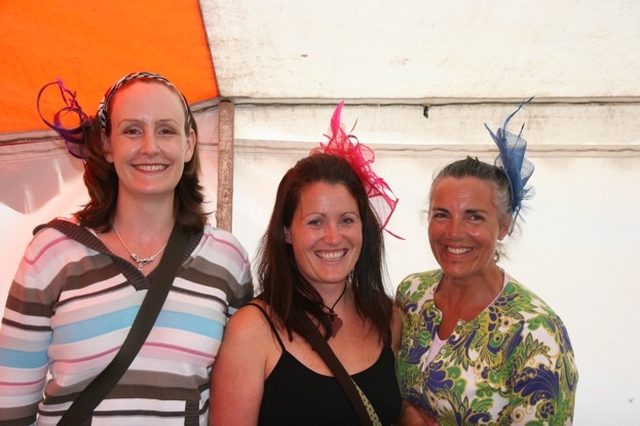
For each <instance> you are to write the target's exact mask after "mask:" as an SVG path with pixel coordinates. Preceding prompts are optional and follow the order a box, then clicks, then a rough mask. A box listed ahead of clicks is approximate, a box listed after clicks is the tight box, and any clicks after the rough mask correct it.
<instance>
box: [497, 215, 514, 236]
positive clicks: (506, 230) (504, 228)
mask: <svg viewBox="0 0 640 426" xmlns="http://www.w3.org/2000/svg"><path fill="white" fill-rule="evenodd" d="M512 220H513V216H511V214H509V215H508V216H507V220H505V221H504V223H503V224H501V225H500V232H499V233H498V240H499V241H502V240H503V239H504V237H506V236H507V234H508V233H509V229H511V221H512Z"/></svg>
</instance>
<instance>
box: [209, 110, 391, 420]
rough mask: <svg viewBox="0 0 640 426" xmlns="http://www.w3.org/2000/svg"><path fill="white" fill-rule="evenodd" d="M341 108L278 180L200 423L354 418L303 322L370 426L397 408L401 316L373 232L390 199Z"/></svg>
mask: <svg viewBox="0 0 640 426" xmlns="http://www.w3.org/2000/svg"><path fill="white" fill-rule="evenodd" d="M342 106H343V104H342V103H341V104H340V105H339V106H338V108H337V109H336V111H335V113H334V115H333V119H332V121H331V133H332V134H331V135H330V136H329V142H328V143H327V144H321V146H320V148H316V149H315V150H313V151H312V152H311V153H310V155H309V156H308V157H306V158H304V159H302V160H300V161H298V162H297V164H296V165H295V166H294V167H292V168H291V169H289V171H288V172H287V173H286V174H285V176H284V177H283V178H282V180H281V182H280V185H279V187H278V191H277V195H276V201H275V206H274V211H273V213H272V216H271V220H270V222H269V225H268V228H267V231H266V233H265V235H264V236H263V237H262V240H261V245H260V249H259V263H258V281H259V284H258V286H259V290H258V291H259V295H258V296H257V297H256V299H254V301H253V302H252V303H251V304H250V305H248V306H245V307H243V308H241V309H240V310H238V311H237V312H236V313H235V314H234V315H233V316H232V317H231V319H230V320H229V323H228V324H227V327H226V329H225V334H224V339H223V342H222V346H221V347H220V351H219V354H218V358H217V359H216V362H215V363H214V367H213V371H212V385H211V386H212V387H211V410H210V425H214V426H219V425H233V426H242V425H256V424H257V425H278V426H282V425H296V426H298V425H359V424H361V422H360V420H359V419H358V416H357V414H356V410H355V408H354V405H352V403H351V402H350V400H349V398H348V397H347V394H346V393H345V391H344V390H343V388H342V387H341V385H340V384H339V382H338V380H337V379H336V377H334V374H333V373H332V370H331V369H330V368H329V367H328V366H327V365H326V364H325V362H324V361H323V359H322V358H321V357H320V356H319V355H318V353H316V352H315V351H314V350H313V348H312V347H311V346H310V344H309V343H308V342H307V340H306V339H305V337H303V336H307V335H308V333H309V331H310V330H309V328H310V327H314V328H317V329H318V330H319V331H320V333H322V335H323V336H324V338H325V339H326V340H327V343H328V344H329V346H330V347H331V349H332V351H333V352H334V353H335V355H336V356H337V358H338V360H339V361H340V362H341V363H342V365H343V366H344V368H345V369H346V371H347V373H348V374H349V376H351V379H353V381H354V382H355V383H356V384H357V386H358V387H359V388H360V390H361V391H362V393H363V394H364V395H365V396H366V399H367V400H368V401H369V403H370V406H371V407H373V410H374V411H375V415H374V418H375V417H377V418H378V419H379V423H377V424H382V425H391V424H393V422H394V421H396V419H397V418H398V417H399V415H400V410H401V399H400V393H399V389H398V384H397V381H396V377H395V354H396V352H397V349H398V344H399V339H400V332H401V319H400V313H399V311H398V309H397V308H396V306H395V305H394V302H393V300H392V299H391V298H390V297H389V296H388V295H387V294H386V292H385V287H384V283H383V275H384V262H383V259H384V241H383V235H382V230H383V229H384V228H385V226H386V224H387V221H388V220H389V217H390V216H391V213H393V210H394V209H395V206H396V204H397V201H398V200H397V199H396V197H395V196H394V195H393V193H392V192H391V190H390V189H389V187H388V186H387V184H386V183H385V182H384V180H382V179H381V178H379V177H378V176H376V175H375V173H374V172H373V170H372V169H371V167H370V165H369V164H370V163H372V162H373V158H374V156H373V152H372V151H371V150H370V149H369V148H367V147H366V146H364V145H362V144H359V143H358V142H357V140H356V139H355V137H353V136H351V135H347V134H346V133H345V132H344V130H343V129H342V127H341V125H340V112H341V109H342ZM354 141H355V142H354ZM307 318H309V319H311V322H309V321H308V320H307ZM314 332H315V331H314ZM373 424H376V423H373Z"/></svg>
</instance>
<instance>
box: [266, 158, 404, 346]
mask: <svg viewBox="0 0 640 426" xmlns="http://www.w3.org/2000/svg"><path fill="white" fill-rule="evenodd" d="M316 182H326V183H328V184H342V185H344V186H345V187H346V188H347V190H348V191H349V193H350V194H351V195H352V196H353V197H354V198H355V199H356V201H357V204H358V209H359V213H360V218H361V220H362V250H361V253H360V257H359V258H358V261H357V262H356V265H355V268H354V270H353V274H352V278H351V281H352V286H353V294H354V300H355V305H356V309H357V311H358V313H359V314H360V316H361V317H363V318H365V319H367V320H369V321H370V322H371V324H372V325H373V327H374V328H375V329H376V330H377V332H378V334H379V336H380V338H381V339H382V341H383V342H384V343H386V344H389V343H390V342H391V327H390V324H391V317H392V313H393V302H392V300H391V299H390V298H389V296H387V294H386V293H385V289H384V282H383V273H384V261H383V259H384V239H383V235H382V230H381V228H380V224H379V222H378V220H377V217H376V215H375V213H374V211H373V209H372V208H371V205H370V204H369V200H368V198H367V195H366V192H365V188H364V186H363V184H362V182H361V181H360V179H359V178H358V176H357V175H356V174H355V172H354V171H353V169H351V166H350V165H349V163H348V162H347V161H346V160H345V159H343V158H341V157H338V156H335V155H329V154H314V155H311V156H309V157H306V158H304V159H302V160H300V161H298V162H297V164H296V165H295V166H294V167H292V168H291V169H289V171H287V173H286V174H285V175H284V177H283V178H282V180H281V181H280V184H279V186H278V191H277V194H276V201H275V205H274V208H273V213H272V215H271V219H270V221H269V225H268V227H267V231H266V233H265V234H264V236H263V237H262V239H261V241H260V246H259V249H258V268H257V274H258V291H259V293H260V294H259V296H258V298H259V299H261V300H263V301H264V302H266V303H268V304H269V306H270V307H271V310H272V311H273V312H275V313H276V314H277V315H278V316H279V318H280V320H281V321H282V324H283V326H284V327H285V328H286V330H287V332H288V333H289V338H290V339H291V338H292V332H295V333H297V334H299V335H302V336H304V335H305V334H306V333H307V332H308V330H307V329H306V328H305V326H304V324H305V323H306V321H302V319H303V315H311V316H312V317H315V318H316V319H317V320H318V321H320V322H321V323H322V324H323V326H324V328H325V337H327V338H328V336H329V335H330V333H331V321H329V320H328V318H327V316H326V315H325V314H324V313H323V311H322V298H321V297H320V294H319V293H318V292H317V291H316V289H315V288H314V287H313V286H312V285H310V284H309V283H308V282H307V281H306V280H305V279H304V278H303V277H302V275H301V274H300V271H299V270H298V266H297V265H296V261H295V258H294V255H293V248H292V246H291V245H290V244H288V243H287V242H286V240H285V227H286V228H288V227H290V226H291V223H292V220H293V216H294V213H295V211H296V209H297V208H298V204H299V202H300V195H301V193H302V190H303V189H304V188H306V187H307V186H309V185H311V184H313V183H316Z"/></svg>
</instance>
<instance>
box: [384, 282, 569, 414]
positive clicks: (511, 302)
mask: <svg viewBox="0 0 640 426" xmlns="http://www.w3.org/2000/svg"><path fill="white" fill-rule="evenodd" d="M442 276H443V273H442V271H441V270H435V271H429V272H422V273H416V274H412V275H409V276H408V277H407V278H405V279H404V280H403V281H402V282H401V283H400V285H399V286H398V290H397V293H396V298H397V300H398V302H399V303H400V305H401V307H402V309H403V332H402V346H401V348H400V353H399V354H398V363H397V376H398V383H399V385H400V392H401V393H402V396H403V398H405V399H406V400H408V401H410V402H412V403H414V404H417V405H418V406H420V407H422V408H424V409H425V410H427V411H429V412H430V413H431V414H432V415H434V417H436V419H437V420H438V422H439V424H440V425H442V426H449V425H571V424H572V421H573V420H572V419H573V408H574V398H575V391H576V385H577V382H578V371H577V369H576V365H575V360H574V356H573V349H572V348H571V342H570V341H569V335H568V334H567V330H566V328H565V327H564V324H563V323H562V321H561V320H560V318H559V317H558V316H557V315H556V314H555V313H554V312H553V310H551V308H550V307H549V306H548V305H547V304H546V303H545V302H544V301H542V299H540V298H539V297H538V296H536V295H535V294H534V293H532V292H531V291H530V290H528V289H527V288H526V287H524V286H523V285H521V284H520V283H518V282H517V281H515V280H514V279H513V278H511V277H508V276H507V275H506V274H505V279H506V280H507V279H508V282H507V283H506V285H505V286H504V288H503V290H502V292H501V293H500V294H499V295H498V297H497V298H496V300H495V301H494V302H493V303H492V304H491V305H489V306H488V307H487V308H486V309H485V310H484V311H482V312H481V313H480V314H479V315H478V316H477V317H476V318H474V319H473V320H471V321H469V322H465V321H462V320H460V321H459V322H458V324H457V325H456V327H455V329H454V330H453V333H452V334H451V336H450V337H449V338H448V339H447V341H446V342H445V343H444V345H443V346H442V348H441V349H440V351H439V353H438V354H437V355H435V358H433V360H432V361H431V362H430V363H429V364H426V358H427V356H428V354H429V348H430V347H431V344H432V342H433V338H434V336H435V333H436V332H437V330H438V325H439V324H440V319H441V318H442V313H441V312H440V311H439V310H438V308H436V305H435V303H434V294H435V291H436V289H437V287H438V284H439V283H440V280H441V278H442Z"/></svg>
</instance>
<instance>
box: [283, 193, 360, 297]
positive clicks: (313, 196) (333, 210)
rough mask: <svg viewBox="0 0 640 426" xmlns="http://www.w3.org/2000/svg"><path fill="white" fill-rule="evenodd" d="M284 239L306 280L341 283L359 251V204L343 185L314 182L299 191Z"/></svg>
mask: <svg viewBox="0 0 640 426" xmlns="http://www.w3.org/2000/svg"><path fill="white" fill-rule="evenodd" d="M285 236H286V241H287V243H289V244H291V245H292V246H293V255H294V258H295V260H296V264H297V265H298V269H299V270H300V273H301V275H302V276H303V277H304V278H305V280H307V281H308V282H309V283H310V284H312V285H314V286H316V287H317V286H319V285H325V284H343V283H344V282H345V280H346V278H347V276H348V275H349V273H350V272H351V271H352V270H353V268H354V267H355V264H356V262H357V261H358V258H359V257H360V251H361V249H362V221H361V219H360V214H359V210H358V203H357V202H356V199H355V198H354V197H353V196H352V195H351V193H349V190H348V189H347V187H346V186H344V185H343V184H328V183H325V182H316V183H313V184H311V185H309V186H307V187H306V188H304V189H303V190H302V192H301V194H300V202H299V203H298V206H297V208H296V211H295V213H294V215H293V220H292V222H291V226H290V227H289V228H286V229H285Z"/></svg>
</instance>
